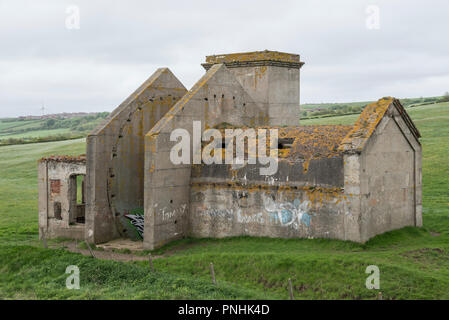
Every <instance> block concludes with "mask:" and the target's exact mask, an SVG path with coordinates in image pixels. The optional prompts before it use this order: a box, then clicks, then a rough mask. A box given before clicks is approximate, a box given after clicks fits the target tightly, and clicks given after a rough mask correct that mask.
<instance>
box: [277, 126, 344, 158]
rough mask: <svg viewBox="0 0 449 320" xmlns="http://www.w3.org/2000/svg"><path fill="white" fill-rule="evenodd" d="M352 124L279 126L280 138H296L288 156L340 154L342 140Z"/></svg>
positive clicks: (325, 156) (328, 155)
mask: <svg viewBox="0 0 449 320" xmlns="http://www.w3.org/2000/svg"><path fill="white" fill-rule="evenodd" d="M351 129H352V126H342V125H316V126H300V127H292V128H288V127H287V128H279V139H280V140H281V139H283V138H294V142H293V144H292V146H291V149H290V152H289V154H288V158H289V159H291V160H306V161H307V160H312V159H320V158H333V157H338V156H340V154H341V152H340V151H339V150H338V147H339V146H340V143H341V141H342V140H343V138H344V137H345V136H346V135H347V133H348V132H349V131H350V130H351Z"/></svg>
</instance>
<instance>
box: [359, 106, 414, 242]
mask: <svg viewBox="0 0 449 320" xmlns="http://www.w3.org/2000/svg"><path fill="white" fill-rule="evenodd" d="M421 154H422V151H421V145H420V144H419V142H418V141H417V140H416V138H415V137H414V136H413V135H412V134H411V132H410V130H409V128H408V127H407V125H406V123H405V122H404V120H403V118H402V117H401V116H400V114H399V112H398V110H397V109H396V107H395V106H394V105H393V104H392V105H390V107H389V108H388V110H387V112H386V114H385V116H384V117H383V119H382V120H381V122H380V123H379V125H378V126H377V128H376V130H375V131H374V132H373V134H372V135H371V137H370V138H369V141H368V143H367V144H366V146H365V148H364V150H363V152H362V154H361V156H360V168H361V171H360V201H361V220H360V224H361V227H360V228H361V238H362V241H366V240H368V239H370V238H371V237H373V236H375V235H377V234H381V233H384V232H387V231H390V230H394V229H399V228H402V227H405V226H422V196H421V189H422V178H421V176H422V167H421Z"/></svg>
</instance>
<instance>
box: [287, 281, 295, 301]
mask: <svg viewBox="0 0 449 320" xmlns="http://www.w3.org/2000/svg"><path fill="white" fill-rule="evenodd" d="M288 294H289V295H290V300H294V297H293V286H292V279H290V278H288Z"/></svg>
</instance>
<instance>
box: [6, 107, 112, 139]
mask: <svg viewBox="0 0 449 320" xmlns="http://www.w3.org/2000/svg"><path fill="white" fill-rule="evenodd" d="M107 114H108V113H99V114H97V115H89V116H81V117H77V118H71V119H45V120H22V119H19V118H16V119H0V145H5V144H6V145H12V144H22V143H30V142H40V141H56V140H67V139H70V138H74V137H84V136H86V135H87V133H88V132H89V131H90V130H92V129H93V128H95V127H96V126H97V125H98V124H100V122H101V121H103V119H104V118H105V117H106V116H107Z"/></svg>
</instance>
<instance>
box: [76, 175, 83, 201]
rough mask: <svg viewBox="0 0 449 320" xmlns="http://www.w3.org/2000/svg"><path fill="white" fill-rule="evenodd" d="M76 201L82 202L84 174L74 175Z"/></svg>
mask: <svg viewBox="0 0 449 320" xmlns="http://www.w3.org/2000/svg"><path fill="white" fill-rule="evenodd" d="M76 203H77V204H84V175H83V174H80V175H77V176H76Z"/></svg>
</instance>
